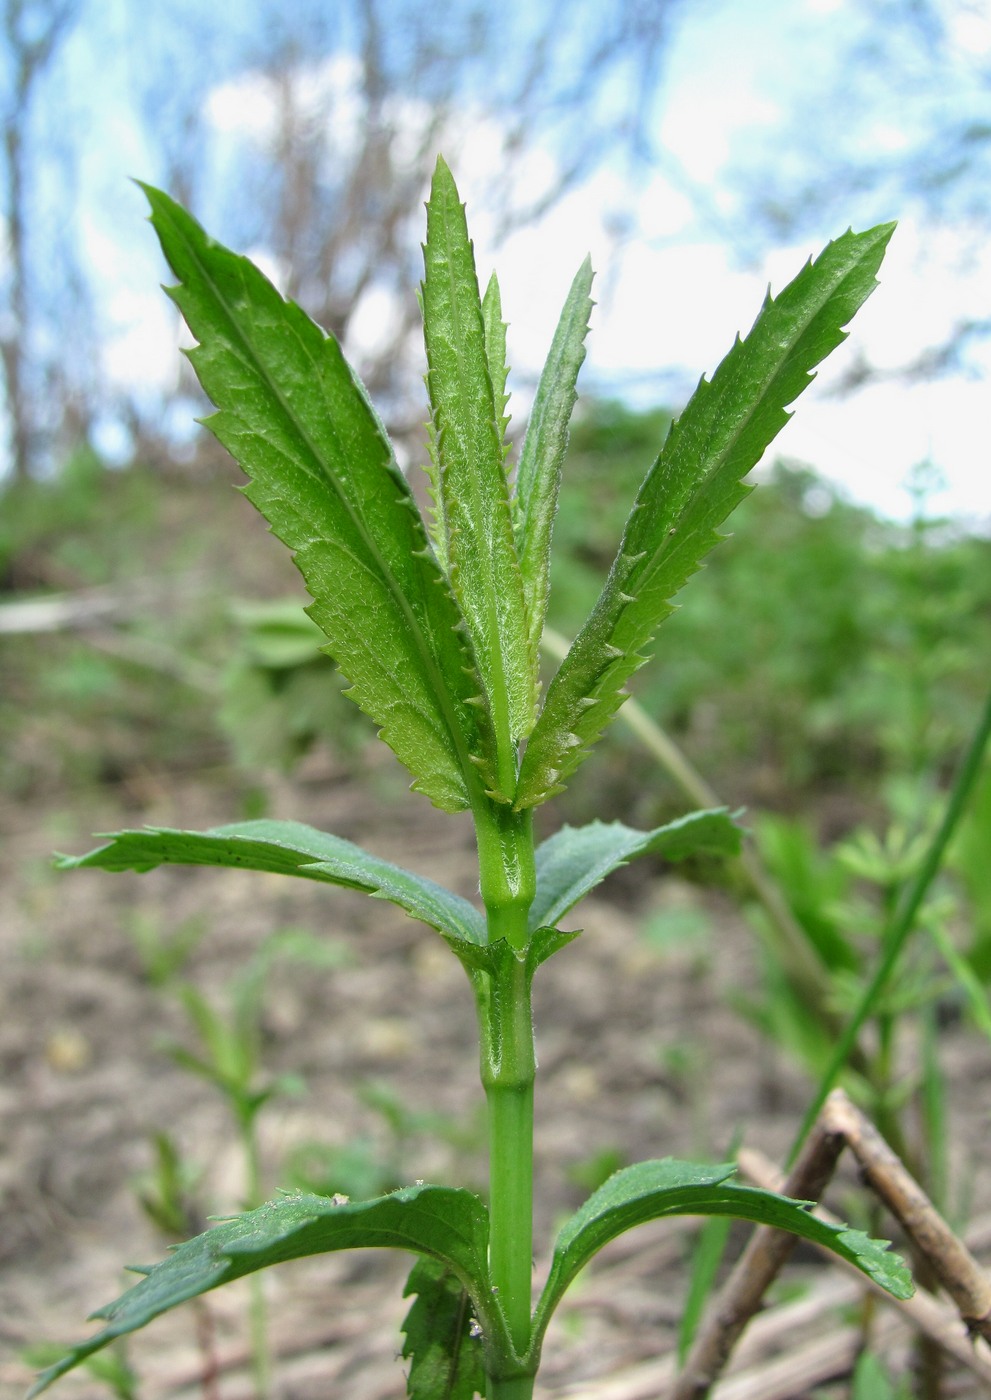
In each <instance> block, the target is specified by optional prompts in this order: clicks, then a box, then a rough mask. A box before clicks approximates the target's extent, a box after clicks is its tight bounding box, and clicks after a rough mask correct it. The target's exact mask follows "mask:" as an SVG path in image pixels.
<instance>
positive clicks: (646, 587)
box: [516, 224, 893, 808]
mask: <svg viewBox="0 0 991 1400" xmlns="http://www.w3.org/2000/svg"><path fill="white" fill-rule="evenodd" d="M892 228H893V225H891V224H884V225H881V226H879V227H878V228H875V229H872V230H870V231H869V232H867V233H863V234H854V233H846V234H844V235H843V236H842V237H841V238H839V239H837V240H836V241H835V242H834V243H830V244H829V245H828V246H827V247H826V248H825V249H824V251H823V252H822V253H821V254H820V256H819V257H818V258H817V259H816V261H815V262H809V263H807V264H806V266H805V267H804V268H803V269H802V271H801V272H800V273H799V274H798V276H797V277H796V278H795V280H794V281H793V282H791V283H790V284H789V285H788V286H787V287H786V288H785V289H784V291H783V292H782V293H781V294H780V295H779V296H778V297H776V298H772V297H771V296H770V295H768V297H767V299H766V301H765V302H764V306H763V309H762V310H761V313H760V315H759V316H758V317H757V320H756V321H755V323H754V326H753V329H752V330H751V332H750V334H749V335H748V336H747V338H746V339H745V340H739V339H737V342H736V344H735V345H734V347H733V349H732V350H731V351H730V353H729V354H728V355H727V356H726V358H725V359H724V360H723V362H722V364H721V365H720V366H719V368H718V369H717V370H716V372H715V374H714V375H713V377H712V380H711V381H708V380H705V379H702V380H701V382H700V383H699V386H698V388H697V389H696V390H695V393H694V394H693V395H692V398H691V399H690V401H689V403H688V406H687V407H686V408H685V410H684V412H683V413H682V414H681V416H680V418H679V419H678V421H677V422H676V423H675V424H674V426H673V427H672V429H671V432H670V434H669V435H668V439H667V441H666V443H665V444H664V447H663V448H662V450H661V453H660V455H659V457H658V458H657V460H656V462H655V463H654V465H653V467H652V468H651V470H650V472H649V473H648V475H647V478H646V480H645V482H644V484H643V486H642V487H641V489H640V492H639V494H638V496H637V500H636V503H635V505H634V507H633V511H632V513H631V515H630V518H629V520H628V522H627V526H626V530H625V532H624V535H623V539H622V542H621V544H620V548H619V553H618V554H617V556H616V559H615V561H614V563H613V566H612V569H611V571H610V574H609V577H608V579H607V581H606V584H605V587H604V589H603V591H602V593H601V595H600V597H599V600H598V602H597V603H596V605H595V607H594V609H593V610H592V613H591V614H590V616H589V618H588V619H587V621H586V622H585V624H584V626H583V627H582V629H581V631H580V632H579V634H578V636H577V637H576V638H575V641H574V644H573V645H572V647H571V650H570V651H569V653H568V655H567V657H566V658H565V660H564V661H563V662H562V664H561V667H560V669H559V670H558V672H557V675H556V676H555V677H554V679H553V681H552V682H551V685H550V686H549V688H548V693H547V698H546V701H545V704H544V708H543V710H542V712H541V714H540V717H539V719H538V720H537V724H536V726H535V728H534V730H533V733H532V734H531V735H530V738H529V741H528V743H527V749H526V753H525V755H524V758H523V763H522V767H521V772H520V779H519V784H518V787H517V795H516V805H517V807H520V808H522V807H530V806H534V805H535V804H536V803H539V802H543V801H544V800H545V799H546V798H547V797H549V796H550V794H551V793H552V792H555V791H559V790H560V787H561V785H562V780H563V779H564V778H566V777H568V776H569V775H570V774H571V773H572V772H574V770H575V768H576V767H577V766H578V764H579V763H580V762H581V761H582V759H583V758H584V757H585V756H586V754H587V752H588V749H589V746H590V745H591V744H593V743H594V742H595V740H596V739H597V738H598V737H599V736H600V734H601V733H602V730H603V728H604V727H605V725H606V724H607V723H608V722H609V720H610V719H611V718H612V716H613V715H614V714H615V712H616V710H617V709H618V708H619V706H620V704H621V703H622V701H623V699H624V698H625V694H624V691H623V686H624V685H625V683H626V681H627V680H629V678H630V676H631V675H632V674H633V672H634V671H636V670H637V669H638V667H640V666H641V665H642V664H643V662H644V661H645V660H646V659H647V658H646V656H645V654H644V651H643V648H644V647H645V646H646V645H647V644H648V643H649V642H650V640H651V638H652V637H653V635H654V632H655V630H656V628H657V626H658V624H659V623H660V622H661V621H663V619H664V618H665V617H666V616H667V615H668V614H669V613H670V612H671V610H672V602H671V600H672V598H673V597H674V595H675V594H676V593H677V592H678V590H679V589H680V588H681V587H682V586H683V585H684V583H685V582H686V580H687V579H688V578H689V577H690V576H691V575H692V574H693V573H694V572H695V570H696V569H697V568H698V567H699V564H700V560H701V559H702V557H703V555H705V554H706V553H707V552H708V551H709V549H711V548H712V546H713V545H714V544H715V543H716V542H717V541H718V539H719V538H720V536H719V535H718V533H717V527H718V526H719V525H720V524H721V523H722V522H723V521H724V520H725V519H726V517H727V515H729V513H730V511H732V509H733V508H734V506H736V505H737V504H738V503H739V502H740V501H741V500H742V498H743V497H744V495H746V493H747V490H748V489H749V488H748V487H746V486H744V485H743V484H742V478H743V477H744V476H745V475H746V473H747V472H749V471H750V469H751V468H752V467H753V466H755V465H756V463H757V462H758V461H759V460H760V458H761V456H762V454H763V452H764V450H765V448H766V447H767V445H768V444H769V443H770V442H771V440H772V438H774V436H775V435H776V434H777V432H778V431H779V430H780V429H781V428H782V427H783V426H784V424H785V423H786V422H787V419H788V414H787V413H786V411H785V410H786V406H787V405H788V404H790V403H791V402H792V401H793V400H794V399H795V398H796V397H797V396H798V395H799V394H800V393H801V391H802V390H803V389H804V388H805V387H806V385H807V384H808V383H809V382H810V380H811V378H812V377H813V375H812V372H813V370H814V368H815V366H816V365H817V364H818V363H819V362H820V361H821V360H822V359H824V358H825V356H826V355H828V354H829V353H830V351H831V350H833V349H835V347H836V346H837V345H838V344H839V343H840V342H841V341H842V340H843V339H844V338H845V337H844V332H843V330H842V327H843V326H845V325H846V324H847V322H848V321H849V320H850V319H851V318H852V316H853V315H854V313H855V312H856V311H857V309H858V307H859V306H860V305H861V304H862V303H863V302H864V300H865V299H866V298H867V297H868V296H869V295H870V293H871V291H872V290H873V288H874V286H875V285H876V283H875V280H874V274H875V273H876V272H877V269H878V267H879V265H880V262H881V258H882V257H883V255H884V249H885V246H886V244H887V242H888V239H889V238H890V236H891V232H892Z"/></svg>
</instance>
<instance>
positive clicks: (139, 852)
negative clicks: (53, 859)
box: [58, 819, 485, 943]
mask: <svg viewBox="0 0 991 1400" xmlns="http://www.w3.org/2000/svg"><path fill="white" fill-rule="evenodd" d="M108 836H109V843H108V844H107V845H106V846H100V847H98V848H97V849H96V850H95V851H90V852H88V854H86V855H82V856H60V857H59V859H58V866H59V868H60V869H61V870H81V869H98V870H137V871H139V872H143V871H147V870H154V869H155V867H156V866H159V865H217V866H236V867H240V868H242V869H244V870H266V871H269V872H271V873H273V874H278V875H299V876H301V877H302V878H303V879H306V880H321V881H323V882H324V883H326V884H329V885H343V886H344V887H345V888H347V889H354V890H363V891H364V892H365V893H366V894H370V895H372V896H374V897H375V898H377V899H387V900H389V901H390V902H391V903H393V904H398V905H399V907H400V909H403V910H405V912H406V913H407V914H409V915H410V917H411V918H414V919H419V920H420V921H421V922H422V923H425V924H428V925H429V926H430V927H431V928H434V929H436V930H437V931H438V933H442V934H444V935H445V936H449V937H451V938H456V939H463V940H465V941H466V942H468V943H481V942H484V940H485V921H484V919H483V918H482V915H481V914H480V913H479V912H478V910H477V909H476V908H475V907H474V905H472V904H469V903H468V901H467V900H466V899H462V897H461V896H460V895H457V894H454V893H453V892H452V891H451V890H447V889H445V888H444V887H443V885H438V884H436V883H435V882H434V881H433V880H428V879H426V878H425V877H424V876H423V875H416V874H414V873H413V871H411V870H404V869H403V868H402V867H401V866H399V865H393V864H392V862H391V861H388V860H382V859H381V858H380V857H379V856H373V855H372V854H371V853H370V852H368V851H365V850H362V848H361V847H360V846H356V845H355V844H354V843H353V842H352V841H345V840H344V839H343V838H342V837H340V836H331V835H330V834H329V833H328V832H326V831H317V830H316V828H315V827H312V826H305V825H304V824H303V823H302V822H288V821H270V820H268V819H262V820H260V821H250V822H235V823H232V824H231V825H229V826H217V827H213V828H212V829H210V830H208V831H177V830H174V829H172V828H171V827H146V828H145V829H144V830H143V831H117V832H111V833H108Z"/></svg>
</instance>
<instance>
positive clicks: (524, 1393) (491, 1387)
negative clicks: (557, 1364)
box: [485, 1376, 534, 1400]
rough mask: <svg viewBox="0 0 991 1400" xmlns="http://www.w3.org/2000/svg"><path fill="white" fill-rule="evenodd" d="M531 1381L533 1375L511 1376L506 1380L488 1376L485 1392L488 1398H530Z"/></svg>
mask: <svg viewBox="0 0 991 1400" xmlns="http://www.w3.org/2000/svg"><path fill="white" fill-rule="evenodd" d="M533 1381H534V1378H533V1376H513V1378H512V1379H511V1380H506V1381H501V1380H498V1379H494V1378H493V1377H491V1376H490V1377H489V1378H488V1382H487V1384H486V1390H485V1393H486V1395H487V1396H488V1400H532V1397H533Z"/></svg>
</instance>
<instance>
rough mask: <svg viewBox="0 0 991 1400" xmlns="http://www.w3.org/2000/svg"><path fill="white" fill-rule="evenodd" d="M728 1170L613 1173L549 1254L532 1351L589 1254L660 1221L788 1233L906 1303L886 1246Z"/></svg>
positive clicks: (907, 1280) (907, 1286)
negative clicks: (740, 1224) (722, 1223)
mask: <svg viewBox="0 0 991 1400" xmlns="http://www.w3.org/2000/svg"><path fill="white" fill-rule="evenodd" d="M734 1170H735V1168H734V1166H733V1165H732V1163H730V1164H727V1165H723V1166H712V1167H710V1166H699V1165H696V1164H695V1163H691V1162H679V1161H675V1160H674V1159H672V1158H670V1157H668V1158H664V1159H663V1160H661V1161H654V1162H639V1163H638V1164H637V1165H636V1166H632V1167H625V1168H624V1169H623V1170H622V1171H618V1172H616V1173H615V1174H614V1175H613V1176H611V1177H610V1178H609V1180H608V1181H607V1182H606V1183H605V1184H604V1185H603V1186H601V1187H600V1188H599V1189H598V1191H595V1192H594V1193H593V1194H592V1195H591V1196H590V1197H589V1198H588V1200H587V1201H586V1202H585V1204H584V1205H583V1206H582V1207H581V1208H580V1209H579V1210H578V1211H576V1212H575V1214H574V1215H573V1216H572V1217H571V1218H570V1220H568V1221H566V1222H565V1224H564V1225H563V1226H562V1228H561V1230H560V1232H559V1234H558V1237H557V1241H556V1243H555V1247H554V1258H553V1262H552V1264H551V1271H550V1275H549V1277H548V1280H547V1284H546V1285H545V1288H544V1291H543V1294H542V1295H541V1298H540V1302H539V1303H538V1305H537V1310H536V1313H535V1315H534V1346H535V1347H538V1348H539V1346H540V1340H541V1338H542V1336H543V1333H544V1330H545V1329H546V1327H547V1323H548V1321H549V1320H550V1317H551V1315H552V1313H553V1311H554V1309H555V1308H556V1306H557V1304H558V1303H559V1302H560V1300H561V1298H562V1296H563V1294H564V1292H565V1290H566V1288H567V1287H568V1285H569V1283H571V1281H572V1280H573V1279H574V1278H575V1276H576V1275H577V1274H578V1273H579V1272H580V1271H581V1270H582V1269H583V1268H584V1267H585V1265H586V1264H587V1263H588V1262H589V1260H590V1259H591V1258H592V1257H593V1255H595V1254H597V1253H598V1251H599V1250H600V1249H602V1247H603V1246H604V1245H605V1244H607V1243H608V1242H609V1241H610V1240H612V1239H615V1238H616V1236H617V1235H620V1234H623V1233H624V1232H625V1231H627V1230H630V1229H632V1228H633V1227H634V1226H636V1225H641V1224H644V1223H645V1222H646V1221H648V1220H657V1219H659V1218H661V1217H662V1216H666V1215H709V1216H711V1215H725V1216H731V1217H733V1218H735V1219H738V1220H750V1221H752V1222H754V1223H755V1224H760V1225H771V1226H774V1227H775V1228H777V1229H781V1230H787V1231H790V1232H791V1233H792V1234H795V1235H798V1236H800V1237H801V1238H802V1239H806V1240H810V1241H812V1242H813V1243H814V1244H820V1245H825V1246H826V1248H828V1249H831V1250H832V1251H833V1253H834V1254H837V1255H839V1256H840V1257H841V1258H843V1259H846V1260H847V1261H848V1262H849V1263H851V1264H855V1265H856V1267H857V1268H858V1269H860V1270H861V1271H862V1272H863V1273H865V1274H866V1275H867V1276H868V1277H869V1278H871V1279H873V1280H874V1282H875V1283H878V1284H880V1286H881V1287H882V1288H884V1289H886V1290H887V1291H888V1292H889V1293H891V1294H892V1295H893V1296H894V1297H895V1298H909V1297H911V1296H912V1293H913V1291H914V1286H913V1283H912V1278H911V1275H910V1274H909V1272H908V1269H907V1268H906V1266H905V1264H904V1262H903V1260H902V1259H900V1258H899V1256H898V1255H897V1254H891V1253H889V1251H888V1245H887V1242H886V1241H884V1240H873V1239H871V1238H870V1237H869V1236H867V1235H865V1234H864V1233H863V1232H862V1231H860V1230H850V1229H847V1228H846V1227H845V1226H843V1225H829V1224H827V1223H826V1222H825V1221H823V1220H820V1219H818V1217H816V1216H814V1215H812V1214H810V1212H809V1208H808V1205H807V1204H806V1203H804V1202H801V1201H792V1200H789V1199H788V1198H787V1197H784V1196H777V1195H775V1194H774V1193H773V1192H771V1191H761V1190H758V1189H757V1188H756V1187H750V1186H738V1185H735V1184H734V1183H733V1182H731V1181H730V1180H729V1177H730V1176H732V1174H733V1172H734Z"/></svg>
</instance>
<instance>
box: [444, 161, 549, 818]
mask: <svg viewBox="0 0 991 1400" xmlns="http://www.w3.org/2000/svg"><path fill="white" fill-rule="evenodd" d="M423 258H424V280H423V287H422V300H423V324H424V339H425V342H426V348H427V365H428V372H427V387H428V390H429V393H430V404H431V410H432V416H433V428H434V433H435V441H434V449H435V452H436V456H437V461H438V464H439V470H438V471H437V472H436V473H435V475H436V478H437V482H436V489H437V490H439V493H440V496H441V498H442V507H441V514H442V517H443V519H444V521H445V524H446V531H447V551H448V575H449V578H450V581H451V587H452V588H453V590H454V594H455V597H456V598H457V600H458V603H459V605H460V607H461V611H462V613H463V614H464V617H465V620H466V622H467V625H468V631H469V634H470V636H471V639H472V643H473V647H474V651H475V654H476V656H477V657H478V664H479V668H480V670H481V673H482V679H483V681H484V685H485V695H486V699H487V703H488V706H489V708H490V711H491V714H492V722H493V728H494V730H495V733H496V736H497V742H498V746H499V753H498V764H499V770H498V772H497V773H495V774H489V773H486V776H487V777H489V778H490V779H491V780H492V782H493V785H494V789H495V790H496V791H497V792H498V795H499V796H500V797H501V798H503V799H504V800H510V799H511V797H512V788H513V785H514V784H515V776H516V775H515V767H516V763H515V751H514V744H515V742H516V741H518V740H519V739H521V738H522V737H523V736H524V735H526V734H527V733H529V731H530V729H531V727H532V725H533V717H534V710H535V705H536V668H537V662H536V657H535V656H534V655H532V654H531V649H530V645H529V641H528V631H527V625H526V613H525V605H524V600H523V582H522V578H521V575H520V567H519V561H518V559H517V557H516V545H515V542H514V539H513V529H512V520H511V516H510V507H509V489H508V485H507V482H506V473H505V462H504V454H503V444H502V432H501V428H500V421H499V420H500V415H501V409H499V408H497V405H496V402H495V394H496V391H495V390H494V389H493V386H492V379H491V377H490V372H489V361H488V355H487V350H486V337H485V322H484V318H483V315H482V305H481V301H480V298H479V293H478V280H477V277H476V274H475V260H474V255H473V253H472V246H471V243H470V241H469V238H468V229H467V224H466V222H465V213H464V206H463V205H462V204H461V202H460V200H459V198H458V191H457V188H456V187H455V184H454V180H453V177H452V176H451V172H450V171H449V170H448V168H447V166H446V165H445V164H444V162H443V161H438V163H437V169H436V172H435V174H434V180H433V186H432V188H431V193H430V202H429V203H428V205H427V241H426V244H425V245H424V250H423Z"/></svg>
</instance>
